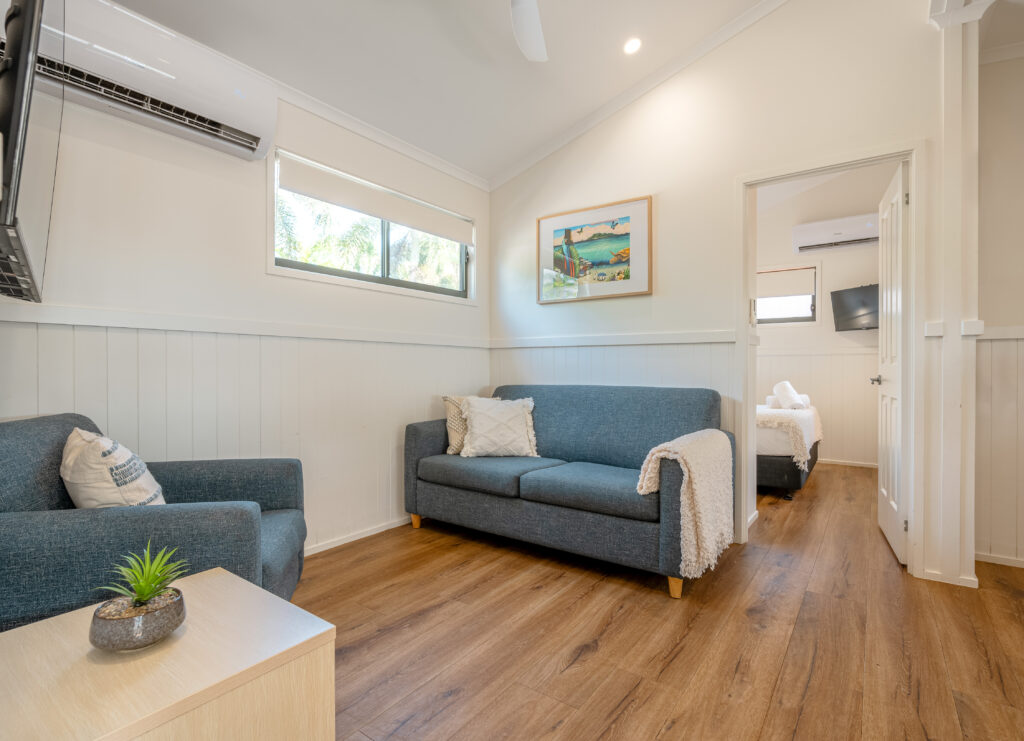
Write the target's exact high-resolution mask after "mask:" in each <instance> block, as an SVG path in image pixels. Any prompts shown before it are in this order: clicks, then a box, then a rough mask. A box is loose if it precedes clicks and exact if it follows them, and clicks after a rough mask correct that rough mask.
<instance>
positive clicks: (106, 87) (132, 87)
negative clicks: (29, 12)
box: [38, 0, 277, 159]
mask: <svg viewBox="0 0 1024 741" xmlns="http://www.w3.org/2000/svg"><path fill="white" fill-rule="evenodd" d="M60 5H61V3H53V4H52V7H53V8H59V7H60ZM47 6H50V3H47V4H46V5H44V15H43V27H42V33H41V36H40V46H39V67H38V74H39V75H40V76H41V77H44V78H46V79H48V80H50V81H51V82H59V83H61V84H63V85H64V97H65V99H66V100H71V101H74V102H78V103H82V104H84V105H87V106H90V107H93V108H98V109H101V110H104V111H108V112H110V113H113V114H116V115H118V116H121V117H124V118H129V119H131V120H133V121H137V122H139V123H143V124H146V125H148V126H152V127H154V128H158V129H162V130H164V131H168V132H170V133H173V134H176V135H178V136H182V137H185V138H188V139H192V140H194V141H198V142H200V143H203V144H207V145H209V146H211V147H214V148H216V149H220V150H222V151H225V152H229V153H231V154H234V155H237V156H240V157H244V158H246V159H262V158H263V157H265V156H266V155H267V152H268V151H269V150H270V144H271V140H272V139H273V136H274V128H275V126H276V122H277V92H276V90H275V89H274V86H273V84H272V83H271V82H270V81H269V80H267V79H266V78H264V77H262V76H261V75H259V74H257V73H255V72H253V71H252V70H250V69H248V68H246V67H244V66H242V65H240V64H238V63H237V62H235V61H233V60H231V59H228V58H227V57H225V56H222V55H221V54H218V53H217V52H215V51H213V50H211V49H208V48H207V47H205V46H203V45H201V44H198V43H196V42H195V41H192V40H191V39H188V38H186V37H184V36H182V35H180V34H178V33H176V32H174V31H171V30H169V29H167V28H164V27H163V26H161V25H159V24H157V23H154V22H153V21H150V20H149V19H148V18H144V17H142V16H140V15H138V14H137V13H134V12H132V11H130V10H127V9H126V8H122V7H121V6H119V5H117V4H115V3H112V2H109V1H108V0H64V3H63V6H64V8H63V9H64V16H65V17H64V20H63V23H61V22H60V18H58V17H52V18H50V17H48V15H49V14H48V13H47V11H48V10H49V8H48V7H47ZM48 20H49V22H48ZM61 50H63V53H62V54H61V53H60V51H61ZM50 52H53V53H50Z"/></svg>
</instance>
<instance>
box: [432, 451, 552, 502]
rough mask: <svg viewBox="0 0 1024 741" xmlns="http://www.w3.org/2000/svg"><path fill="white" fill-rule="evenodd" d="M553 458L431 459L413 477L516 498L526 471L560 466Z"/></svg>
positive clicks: (433, 456) (444, 457) (458, 487)
mask: <svg viewBox="0 0 1024 741" xmlns="http://www.w3.org/2000/svg"><path fill="white" fill-rule="evenodd" d="M564 464H565V461H560V460H555V459H554V458H516V457H511V458H463V457H462V456H459V455H432V456H429V457H427V458H422V459H420V464H419V469H418V473H417V475H418V476H419V478H421V479H423V480H424V481H429V482H430V483H432V484H443V485H444V486H452V487H454V488H456V489H471V490H473V491H482V492H485V493H487V494H497V495H498V496H502V497H518V496H519V477H520V476H522V475H523V474H525V473H529V472H530V471H537V470H539V469H544V468H551V467H552V466H561V465H564Z"/></svg>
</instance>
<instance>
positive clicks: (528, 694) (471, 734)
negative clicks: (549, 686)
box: [451, 682, 577, 741]
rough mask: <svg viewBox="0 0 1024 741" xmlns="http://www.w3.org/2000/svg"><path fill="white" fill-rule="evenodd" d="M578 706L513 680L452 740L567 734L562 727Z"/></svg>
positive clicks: (538, 739)
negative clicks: (562, 701) (571, 705)
mask: <svg viewBox="0 0 1024 741" xmlns="http://www.w3.org/2000/svg"><path fill="white" fill-rule="evenodd" d="M576 712H577V711H576V709H575V708H572V707H570V706H569V705H566V704H565V703H561V702H559V701H558V700H555V699H553V698H551V697H548V696H547V695H544V694H541V693H540V692H537V691H536V690H531V689H530V688H529V687H524V686H523V685H521V684H517V683H515V682H513V683H512V684H510V685H508V686H506V687H503V688H502V689H501V691H500V692H499V693H498V697H497V699H495V700H494V701H493V702H491V703H489V704H487V705H485V706H484V707H483V708H482V709H481V710H480V711H479V712H478V713H476V714H475V715H473V716H472V717H471V718H470V719H469V720H468V721H467V722H466V724H465V725H464V726H462V728H460V729H459V730H457V731H456V732H455V733H454V734H453V735H452V736H451V739H452V741H478V739H494V740H495V741H511V740H512V739H531V741H545V739H555V738H560V737H564V736H563V735H562V733H561V732H562V729H563V728H565V726H566V724H567V723H568V721H569V719H570V718H572V717H573V715H575V714H576Z"/></svg>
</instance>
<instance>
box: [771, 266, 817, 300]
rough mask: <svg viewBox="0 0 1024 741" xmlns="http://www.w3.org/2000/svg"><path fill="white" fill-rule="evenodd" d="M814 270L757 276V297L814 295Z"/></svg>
mask: <svg viewBox="0 0 1024 741" xmlns="http://www.w3.org/2000/svg"><path fill="white" fill-rule="evenodd" d="M814 273H815V270H814V268H802V269H798V270H780V271H777V272H771V273H758V274H757V297H758V298H770V297H774V296H806V295H809V294H813V293H814Z"/></svg>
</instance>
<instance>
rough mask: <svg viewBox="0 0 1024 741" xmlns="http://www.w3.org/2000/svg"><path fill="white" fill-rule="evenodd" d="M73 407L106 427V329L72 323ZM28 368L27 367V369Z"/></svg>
mask: <svg viewBox="0 0 1024 741" xmlns="http://www.w3.org/2000/svg"><path fill="white" fill-rule="evenodd" d="M74 353H75V367H74V373H75V411H76V412H78V413H79V414H84V415H85V416H86V417H88V418H89V419H91V420H92V421H93V422H95V423H96V425H97V426H98V427H99V428H100V429H101V430H106V429H107V330H106V329H105V328H103V327H75V334H74ZM26 370H27V369H26Z"/></svg>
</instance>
